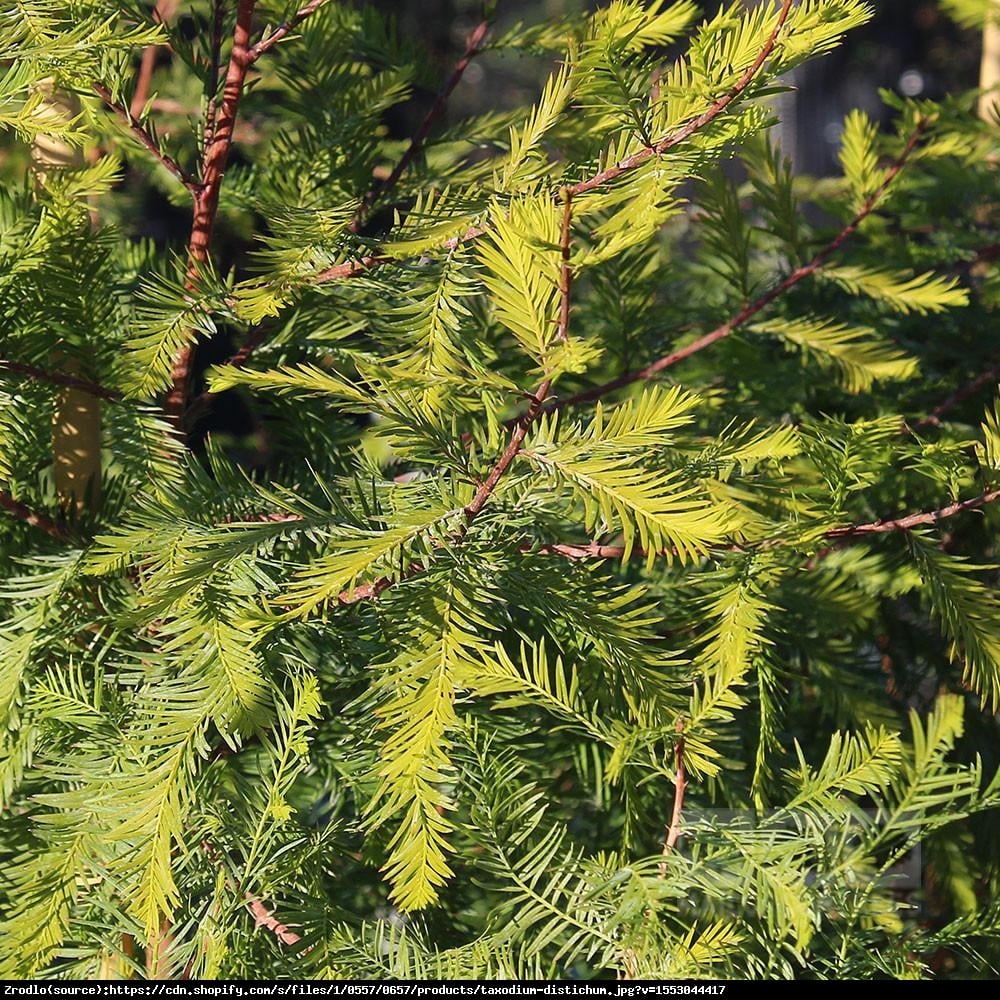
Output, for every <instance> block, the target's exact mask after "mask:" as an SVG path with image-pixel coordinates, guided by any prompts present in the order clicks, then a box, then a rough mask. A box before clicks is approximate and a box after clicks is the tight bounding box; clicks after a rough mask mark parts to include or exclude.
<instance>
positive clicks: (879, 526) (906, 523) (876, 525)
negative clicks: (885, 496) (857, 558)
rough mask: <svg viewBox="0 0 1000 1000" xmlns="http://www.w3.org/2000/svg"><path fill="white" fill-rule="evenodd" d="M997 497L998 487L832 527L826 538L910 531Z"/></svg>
mask: <svg viewBox="0 0 1000 1000" xmlns="http://www.w3.org/2000/svg"><path fill="white" fill-rule="evenodd" d="M998 499H1000V489H992V490H987V491H986V492H985V493H981V494H980V495H979V496H977V497H971V498H970V499H969V500H960V501H958V502H957V503H951V504H948V506H947V507H940V508H938V509H937V510H930V511H925V512H921V513H917V514H908V515H906V516H905V517H898V518H886V519H884V520H881V521H873V522H871V523H870V524H854V525H850V526H848V527H845V528H833V529H831V530H830V531H828V532H827V533H826V534H827V537H828V538H861V537H862V536H864V535H883V534H888V533H889V532H893V531H910V530H912V529H913V528H920V527H923V526H924V525H928V524H937V523H938V522H939V521H944V520H947V519H948V518H950V517H955V515H956V514H963V513H965V511H968V510H978V509H979V508H981V507H985V506H987V505H988V504H991V503H993V502H994V501H996V500H998Z"/></svg>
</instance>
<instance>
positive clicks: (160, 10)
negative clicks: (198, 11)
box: [129, 0, 179, 118]
mask: <svg viewBox="0 0 1000 1000" xmlns="http://www.w3.org/2000/svg"><path fill="white" fill-rule="evenodd" d="M178 6H179V0H159V2H158V3H157V5H156V7H155V9H154V10H153V20H154V21H159V22H160V24H166V23H167V21H169V20H170V19H171V18H172V17H173V16H174V14H176V13H177V8H178ZM159 50H160V46H159V45H147V46H146V47H145V48H144V49H143V50H142V60H141V61H140V63H139V73H138V75H137V76H136V80H135V90H134V91H132V103H131V104H130V105H129V112H130V113H131V115H132V117H133V118H138V117H139V116H140V115H141V114H142V110H143V108H145V107H146V102H147V101H148V100H149V88H150V85H151V84H152V81H153V71H154V70H155V69H156V55H157V53H158V52H159Z"/></svg>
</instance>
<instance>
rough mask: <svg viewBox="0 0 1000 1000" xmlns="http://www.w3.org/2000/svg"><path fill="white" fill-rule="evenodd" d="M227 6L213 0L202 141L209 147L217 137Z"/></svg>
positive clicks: (222, 0)
mask: <svg viewBox="0 0 1000 1000" xmlns="http://www.w3.org/2000/svg"><path fill="white" fill-rule="evenodd" d="M225 13H226V7H225V2H224V0H213V2H212V48H211V54H210V55H209V60H210V62H209V66H208V83H207V85H206V87H205V96H206V105H205V125H204V127H203V128H202V130H201V131H202V142H203V143H204V145H205V148H206V149H207V148H208V146H209V145H210V144H211V142H212V141H213V139H214V138H215V116H216V114H217V113H218V108H219V105H218V96H219V60H220V58H221V56H222V27H223V21H224V19H225Z"/></svg>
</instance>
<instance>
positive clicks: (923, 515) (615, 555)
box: [530, 489, 1000, 559]
mask: <svg viewBox="0 0 1000 1000" xmlns="http://www.w3.org/2000/svg"><path fill="white" fill-rule="evenodd" d="M997 500H1000V489H992V490H987V491H986V492H985V493H981V494H980V495H979V496H976V497H970V498H969V499H968V500H960V501H957V502H956V503H951V504H948V505H947V506H945V507H940V508H938V509H937V510H930V511H920V512H918V513H915V514H907V515H904V516H901V517H896V518H885V519H883V520H881V521H872V522H870V523H868V524H851V525H846V526H844V527H842V528H831V529H830V530H829V531H827V532H825V537H827V538H833V539H838V540H841V541H843V540H845V539H853V538H864V537H865V536H867V535H884V534H890V533H892V532H896V531H910V530H912V529H913V528H921V527H924V526H925V525H933V524H937V523H938V522H940V521H945V520H947V519H949V518H952V517H955V516H957V515H958V514H964V513H965V512H966V511H970V510H979V509H980V508H982V507H986V506H988V505H989V504H991V503H994V502H996V501H997ZM775 544H778V543H776V542H765V543H764V545H765V546H766V547H771V546H773V545H775ZM530 551H532V552H535V553H538V554H542V555H561V556H565V557H566V558H567V559H622V558H623V557H624V555H625V546H624V545H597V544H590V545H574V544H572V543H565V542H551V543H548V544H546V545H541V546H535V547H534V548H532V549H530ZM715 551H727V552H728V551H733V546H724V547H722V548H720V549H716V550H715ZM656 554H657V555H661V556H669V555H673V554H674V553H673V552H672V551H671V550H666V549H664V550H660V551H658V552H657V553H656ZM647 555H648V553H647V552H646V551H645V550H644V549H641V548H633V549H632V551H631V556H632V558H635V559H645V558H646V556H647Z"/></svg>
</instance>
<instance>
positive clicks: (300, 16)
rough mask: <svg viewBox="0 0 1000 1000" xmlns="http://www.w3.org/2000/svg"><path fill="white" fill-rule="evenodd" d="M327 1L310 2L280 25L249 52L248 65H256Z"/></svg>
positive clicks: (314, 0)
mask: <svg viewBox="0 0 1000 1000" xmlns="http://www.w3.org/2000/svg"><path fill="white" fill-rule="evenodd" d="M324 3H326V0H309V3H307V4H306V5H305V6H304V7H302V8H300V9H299V10H298V11H296V13H294V14H293V15H292V16H291V17H290V18H289V19H288V20H287V21H285V22H284V24H279V25H278V27H277V28H275V29H274V31H272V32H271V34H269V35H268V36H267V37H266V38H262V39H261V40H260V41H259V42H258V43H257V44H256V45H253V46H251V47H250V49H249V50H248V52H247V65H252V64H253V63H255V62H256V61H257V60H258V59H259V58H260V57H261V56H262V55H263V54H264V53H265V52H267V50H268V49H271V48H273V47H274V46H275V45H277V44H278V42H280V41H281V40H282V39H283V38H285V37H286V36H287V35H288V34H289V33H290V32H292V31H294V30H295V29H296V28H297V27H298V26H299V25H300V24H301V23H302V22H303V21H304V20H305V19H306V18H307V17H308V16H309V15H310V14H314V13H315V12H316V11H317V10H319V9H320V7H322V6H323V4H324Z"/></svg>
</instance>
